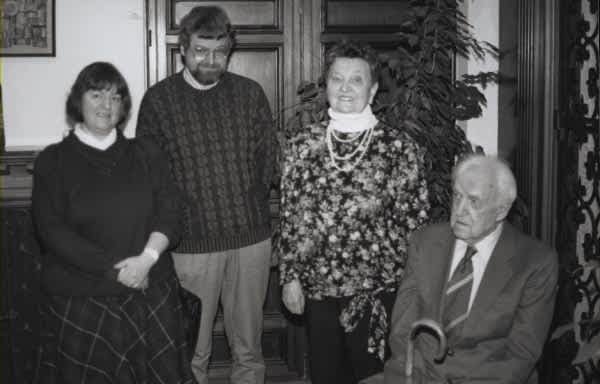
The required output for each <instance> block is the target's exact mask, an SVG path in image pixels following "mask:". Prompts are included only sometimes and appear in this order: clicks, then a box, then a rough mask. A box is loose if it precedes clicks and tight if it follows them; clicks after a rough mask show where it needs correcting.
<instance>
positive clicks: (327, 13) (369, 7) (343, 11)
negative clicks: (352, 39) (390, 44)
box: [323, 0, 409, 33]
mask: <svg viewBox="0 0 600 384" xmlns="http://www.w3.org/2000/svg"><path fill="white" fill-rule="evenodd" d="M408 6H409V1H406V0H378V1H356V0H324V1H323V15H324V17H323V24H324V25H323V32H325V33H327V32H340V31H347V32H360V33H366V32H382V31H392V30H398V29H400V28H399V27H400V25H401V24H402V21H403V19H404V17H405V15H406V10H407V8H408Z"/></svg>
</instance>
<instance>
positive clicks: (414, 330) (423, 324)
mask: <svg viewBox="0 0 600 384" xmlns="http://www.w3.org/2000/svg"><path fill="white" fill-rule="evenodd" d="M424 328H428V329H430V330H432V331H433V332H434V333H435V334H436V336H437V338H438V342H439V343H438V355H437V356H436V360H442V359H443V358H444V356H445V355H446V349H447V340H446V335H445V334H444V331H443V330H442V327H441V326H440V325H439V324H438V323H437V322H435V321H433V320H431V319H421V320H417V321H415V322H414V323H412V326H411V330H410V334H409V337H408V346H407V348H406V365H405V371H404V373H405V375H406V377H407V378H411V377H412V374H413V364H414V359H415V340H416V338H417V334H418V333H419V332H420V331H421V330H423V329H424Z"/></svg>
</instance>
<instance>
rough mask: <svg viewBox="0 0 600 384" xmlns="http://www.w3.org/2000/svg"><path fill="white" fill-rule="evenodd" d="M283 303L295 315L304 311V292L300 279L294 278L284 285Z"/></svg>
mask: <svg viewBox="0 0 600 384" xmlns="http://www.w3.org/2000/svg"><path fill="white" fill-rule="evenodd" d="M281 296H282V299H283V304H285V306H286V307H287V309H289V310H290V312H292V313H293V314H295V315H301V314H302V313H303V312H304V293H302V285H300V282H299V281H298V280H292V281H290V282H289V283H287V284H285V285H284V286H283V292H282V293H281Z"/></svg>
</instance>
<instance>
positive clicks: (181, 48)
mask: <svg viewBox="0 0 600 384" xmlns="http://www.w3.org/2000/svg"><path fill="white" fill-rule="evenodd" d="M179 53H180V54H181V56H185V48H184V46H183V45H179Z"/></svg>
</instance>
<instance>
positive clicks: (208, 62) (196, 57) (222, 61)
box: [181, 34, 231, 85]
mask: <svg viewBox="0 0 600 384" xmlns="http://www.w3.org/2000/svg"><path fill="white" fill-rule="evenodd" d="M230 47H231V42H230V41H229V38H221V39H206V38H202V37H198V36H197V35H195V34H192V35H191V36H190V46H189V47H188V49H187V50H184V48H183V47H181V54H182V55H184V56H185V58H184V60H185V66H186V67H187V68H188V69H189V70H190V72H191V73H192V75H193V76H194V78H195V79H196V80H197V81H198V82H199V83H200V84H203V85H211V84H214V83H216V82H217V81H219V79H220V78H221V76H223V74H224V73H225V72H226V71H227V62H228V59H229V49H230Z"/></svg>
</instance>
